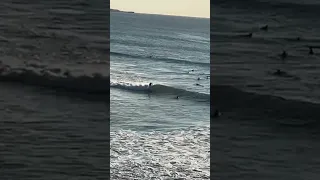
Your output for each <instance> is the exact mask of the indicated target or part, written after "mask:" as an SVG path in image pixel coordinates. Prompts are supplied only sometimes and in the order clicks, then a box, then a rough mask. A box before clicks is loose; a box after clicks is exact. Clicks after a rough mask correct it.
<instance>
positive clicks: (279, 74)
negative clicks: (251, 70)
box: [273, 69, 285, 76]
mask: <svg viewBox="0 0 320 180" xmlns="http://www.w3.org/2000/svg"><path fill="white" fill-rule="evenodd" d="M273 74H274V75H277V76H282V75H284V74H285V72H283V71H281V70H280V69H277V71H276V72H274V73H273Z"/></svg>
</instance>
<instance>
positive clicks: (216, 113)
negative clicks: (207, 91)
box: [213, 109, 221, 118]
mask: <svg viewBox="0 0 320 180" xmlns="http://www.w3.org/2000/svg"><path fill="white" fill-rule="evenodd" d="M220 116H221V112H220V111H219V110H218V109H216V110H215V111H214V113H213V117H215V118H218V117H220Z"/></svg>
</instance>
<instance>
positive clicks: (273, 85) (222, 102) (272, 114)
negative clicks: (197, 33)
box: [211, 0, 320, 180]
mask: <svg viewBox="0 0 320 180" xmlns="http://www.w3.org/2000/svg"><path fill="white" fill-rule="evenodd" d="M319 7H320V5H319V2H317V1H303V2H302V1H284V0H266V1H259V0H250V1H246V2H241V3H240V2H237V1H232V0H229V1H214V2H212V3H211V8H212V12H213V13H212V17H211V22H212V23H211V41H212V43H211V68H212V69H211V76H212V79H211V80H212V81H211V96H212V108H219V109H221V111H222V113H223V116H222V117H221V118H219V119H212V122H211V135H212V136H211V137H212V139H211V145H212V147H213V148H212V151H211V155H212V158H213V159H212V161H211V162H212V164H211V168H212V173H211V174H212V175H214V177H216V178H218V177H219V178H222V179H282V180H283V179H319V166H320V163H319V160H320V159H319V156H318V153H316V152H317V151H319V148H320V147H319V145H318V143H317V140H318V139H319V133H318V130H319V129H318V128H319V122H318V120H319V117H320V114H319V111H318V110H319V108H320V105H319V102H320V101H319V100H320V98H319V97H320V96H319V95H320V94H319V92H320V91H319V75H320V74H319V72H320V71H319V65H320V63H319V62H320V59H319V53H320V49H317V48H314V49H313V50H314V53H315V54H314V55H309V49H308V47H307V46H318V44H319V37H320V34H319V28H320V26H319V24H318V23H315V22H316V19H317V17H318V16H319V11H318V9H319ZM266 24H267V25H268V30H267V31H265V30H261V29H260V27H263V26H265V25H266ZM250 32H251V33H253V36H252V37H251V38H249V37H244V36H243V35H246V34H248V33H250ZM298 37H299V38H300V40H298V39H297V38H298ZM283 50H285V51H287V53H288V57H287V58H286V59H285V61H284V62H283V61H282V60H281V58H280V56H279V54H281V53H282V51H283ZM277 69H281V70H282V71H285V72H286V74H283V75H280V76H279V75H275V74H273V73H274V72H275V71H276V70H277ZM248 92H250V93H248Z"/></svg>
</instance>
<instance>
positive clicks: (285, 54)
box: [281, 51, 288, 60]
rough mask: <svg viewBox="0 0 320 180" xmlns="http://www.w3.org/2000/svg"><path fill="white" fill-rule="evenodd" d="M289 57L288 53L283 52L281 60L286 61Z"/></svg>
mask: <svg viewBox="0 0 320 180" xmlns="http://www.w3.org/2000/svg"><path fill="white" fill-rule="evenodd" d="M287 56H288V53H287V52H286V51H283V52H282V54H281V59H282V60H284V59H285V58H286V57H287Z"/></svg>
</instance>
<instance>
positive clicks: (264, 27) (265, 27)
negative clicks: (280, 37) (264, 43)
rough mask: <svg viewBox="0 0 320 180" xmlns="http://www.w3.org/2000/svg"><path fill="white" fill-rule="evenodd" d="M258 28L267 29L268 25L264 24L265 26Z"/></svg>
mask: <svg viewBox="0 0 320 180" xmlns="http://www.w3.org/2000/svg"><path fill="white" fill-rule="evenodd" d="M260 29H261V30H264V31H268V25H265V26H263V27H261V28H260Z"/></svg>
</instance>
